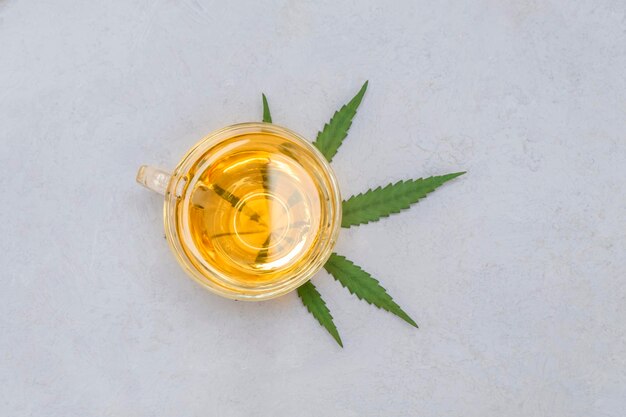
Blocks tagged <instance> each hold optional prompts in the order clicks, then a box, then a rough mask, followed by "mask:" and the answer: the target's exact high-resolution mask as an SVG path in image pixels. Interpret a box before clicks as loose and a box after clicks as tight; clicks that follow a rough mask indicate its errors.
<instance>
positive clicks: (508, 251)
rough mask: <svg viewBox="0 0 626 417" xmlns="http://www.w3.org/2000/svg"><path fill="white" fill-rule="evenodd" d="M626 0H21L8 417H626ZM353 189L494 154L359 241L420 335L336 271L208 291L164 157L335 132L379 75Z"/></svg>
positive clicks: (4, 410)
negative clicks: (275, 289)
mask: <svg viewBox="0 0 626 417" xmlns="http://www.w3.org/2000/svg"><path fill="white" fill-rule="evenodd" d="M625 11H626V5H625V4H624V2H623V1H621V0H616V1H586V0H580V1H567V0H560V1H554V0H553V1H522V0H519V1H474V2H462V1H458V2H448V1H441V2H431V1H405V2H387V3H383V2H375V1H351V2H341V3H338V2H336V1H276V2H258V1H249V2H242V1H231V2H207V1H202V0H197V1H196V0H181V1H165V0H157V1H147V0H144V1H128V0H124V1H121V0H120V1H107V2H87V1H82V2H81V1H74V2H70V1H54V2H44V1H38V2H37V1H30V2H29V1H17V0H1V1H0V141H1V147H0V174H1V175H0V190H1V191H2V196H3V197H2V199H1V200H0V201H1V203H0V219H1V221H0V244H1V246H0V268H1V271H2V272H1V276H2V290H1V291H0V334H1V337H0V387H1V388H0V414H1V415H3V416H12V417H13V416H31V415H32V416H63V417H70V416H87V415H94V416H121V415H127V416H130V415H132V416H155V415H158V416H172V417H174V416H207V415H221V416H246V415H274V416H293V415H298V416H318V415H328V416H380V415H389V416H409V415H410V416H481V417H484V416H502V415H506V416H585V417H588V416H621V415H623V412H624V409H626V341H625V338H626V324H625V323H626V307H625V306H626V299H625V294H626V286H625V280H626V267H625V262H626V236H625V234H626V216H625V214H626V185H625V184H626V183H625V176H626V142H625V141H626V76H625V74H626V73H625V68H626V17H625ZM365 79H369V80H370V89H369V91H368V93H367V95H366V98H365V100H364V102H363V105H362V110H361V111H360V113H359V114H358V115H357V118H356V120H355V123H354V124H353V129H352V131H351V133H350V136H349V140H348V141H347V142H346V143H345V144H344V146H343V147H342V148H341V150H340V152H339V154H338V155H337V157H336V158H335V160H334V161H333V165H334V167H335V169H336V173H337V175H338V177H339V180H340V183H341V186H342V189H343V192H344V194H346V195H349V194H352V193H357V192H360V191H363V190H365V189H367V188H368V187H369V186H376V185H382V184H385V183H387V182H389V181H395V180H399V179H402V178H407V177H416V176H423V175H431V174H438V173H445V172H450V171H457V170H468V171H469V174H468V175H466V176H464V177H462V178H460V179H458V180H456V181H455V182H454V183H451V184H448V185H446V186H444V187H442V188H441V189H440V190H438V191H437V192H436V193H434V194H432V195H431V196H430V197H429V198H428V199H426V200H424V201H423V202H421V203H419V204H418V205H417V206H416V207H414V208H413V209H411V210H410V211H408V212H404V213H402V214H400V215H396V216H393V217H391V218H389V219H386V220H383V221H381V222H379V223H377V224H370V225H366V226H361V227H357V228H354V229H350V230H344V231H343V232H342V235H341V238H340V242H339V245H338V251H339V252H341V253H342V254H345V255H347V256H348V257H349V258H351V259H353V260H354V261H355V262H357V263H359V264H360V265H362V266H363V267H364V268H365V269H367V270H368V271H370V272H371V273H372V274H374V275H375V276H376V277H378V278H379V279H380V280H381V281H382V283H383V284H384V285H385V286H386V288H387V289H388V290H389V291H390V293H391V294H392V295H394V296H395V298H396V300H397V301H398V302H399V303H400V304H401V305H402V306H403V307H404V308H405V309H406V310H407V311H408V312H409V313H410V314H411V315H412V316H413V317H414V318H415V319H416V320H417V322H418V323H419V324H420V326H421V328H420V329H419V330H415V329H413V328H411V327H409V326H407V325H406V324H405V323H403V322H402V321H401V320H399V319H396V318H395V317H393V316H391V315H389V314H387V313H384V312H381V311H377V310H375V309H374V308H372V307H370V306H368V305H366V304H364V303H362V302H360V301H358V300H356V299H354V298H353V297H351V296H350V295H349V294H348V293H347V292H346V291H345V290H344V289H342V288H341V287H340V286H338V285H337V284H336V283H335V282H333V281H332V280H331V279H330V278H329V277H328V276H326V275H325V274H324V273H320V274H319V275H318V276H317V277H316V278H315V283H316V284H317V285H318V286H319V288H320V291H321V292H322V293H323V295H324V297H325V298H326V300H327V302H328V304H329V305H330V307H331V308H332V311H333V314H334V315H335V317H336V322H337V325H338V327H339V330H340V331H341V334H342V336H343V339H344V342H345V346H346V347H345V349H343V350H342V349H340V348H338V347H337V346H336V345H335V343H334V342H333V340H332V339H331V338H330V337H329V336H328V335H327V334H325V332H324V331H323V330H322V329H321V328H320V327H319V326H318V324H317V323H316V322H315V321H314V320H313V319H312V318H311V317H310V316H309V315H308V313H307V312H306V311H305V310H304V308H303V307H302V306H301V304H300V302H299V300H298V299H297V298H296V297H295V295H293V294H291V295H288V296H286V297H283V298H281V299H279V300H276V301H273V302H267V303H261V304H250V303H242V302H239V303H237V302H233V301H229V300H225V299H221V298H218V297H216V296H213V295H212V294H210V293H208V292H206V291H204V290H202V289H201V288H200V287H198V286H197V285H196V284H195V283H194V282H193V281H191V280H190V279H187V278H186V276H185V275H184V274H183V272H182V271H181V270H180V269H179V267H178V265H177V264H176V262H175V260H174V258H173V257H172V256H171V255H170V253H169V249H168V247H167V245H166V242H165V240H164V239H163V231H162V225H161V223H160V222H161V200H160V198H159V197H158V196H157V195H153V194H151V193H149V192H148V191H146V190H144V189H141V188H140V187H138V186H137V185H136V184H135V183H134V176H135V171H136V168H137V167H138V165H140V164H141V163H151V164H156V165H160V166H163V167H173V166H174V165H175V164H176V162H177V161H178V159H179V158H180V156H182V154H183V153H184V152H185V151H186V149H187V148H188V147H189V146H190V145H192V144H193V143H195V141H197V140H198V139H199V138H200V137H201V136H203V135H205V134H206V133H208V132H209V131H211V130H213V129H216V128H219V127H222V126H224V125H227V124H231V123H234V122H241V121H249V120H259V119H260V118H261V100H260V93H261V91H264V92H265V93H267V95H268V97H269V100H270V105H271V107H272V110H273V116H274V119H275V121H276V122H277V123H281V124H284V125H286V126H289V127H291V128H293V129H295V130H297V131H300V132H301V133H303V134H304V135H306V136H308V137H310V138H312V137H314V135H315V133H316V132H317V130H318V129H319V128H321V126H322V125H323V124H324V122H326V121H327V119H328V118H329V117H330V116H331V114H332V112H333V111H334V110H335V109H336V108H337V107H338V106H339V105H340V104H342V103H344V102H345V101H347V100H348V99H349V98H350V97H351V96H352V95H353V94H354V93H355V92H356V91H357V90H358V88H359V86H360V85H361V83H362V82H363V81H364V80H365Z"/></svg>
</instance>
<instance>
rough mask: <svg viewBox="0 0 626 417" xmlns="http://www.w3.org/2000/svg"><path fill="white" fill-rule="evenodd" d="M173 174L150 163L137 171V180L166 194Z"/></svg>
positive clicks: (157, 191)
mask: <svg viewBox="0 0 626 417" xmlns="http://www.w3.org/2000/svg"><path fill="white" fill-rule="evenodd" d="M170 178H172V176H171V175H170V174H168V173H167V172H165V171H163V170H160V169H158V168H154V167H151V166H148V165H142V166H141V167H140V168H139V171H137V182H138V183H139V184H141V185H143V186H144V187H146V188H147V189H149V190H152V191H154V192H156V193H159V194H161V195H165V190H167V185H168V184H169V182H170Z"/></svg>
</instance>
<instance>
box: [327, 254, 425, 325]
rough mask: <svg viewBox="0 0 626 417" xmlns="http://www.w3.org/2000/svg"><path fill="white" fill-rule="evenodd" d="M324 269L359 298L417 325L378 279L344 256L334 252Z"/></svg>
mask: <svg viewBox="0 0 626 417" xmlns="http://www.w3.org/2000/svg"><path fill="white" fill-rule="evenodd" d="M324 269H326V271H328V273H329V274H331V275H332V276H333V278H335V279H336V280H337V281H339V283H340V284H341V285H343V286H344V287H345V288H347V289H348V291H350V293H352V294H354V295H356V296H357V297H358V298H359V299H361V300H364V301H367V302H368V303H370V304H373V305H375V306H376V307H378V308H382V309H383V310H387V311H388V312H390V313H393V314H395V315H396V316H398V317H400V318H401V319H402V320H404V321H406V322H407V323H409V324H410V325H411V326H415V327H417V324H416V323H415V322H414V321H413V319H412V318H411V317H409V315H408V314H406V313H405V312H404V311H403V310H402V309H401V308H400V306H399V305H398V304H396V303H395V301H393V298H391V296H390V295H389V294H387V291H385V289H384V288H383V287H382V286H381V285H380V284H379V283H378V281H377V280H375V279H374V278H373V277H372V276H371V275H370V274H368V273H367V272H365V271H364V270H363V269H361V267H359V266H357V265H355V264H354V263H353V262H352V261H349V260H348V259H346V258H345V257H344V256H340V255H337V254H336V253H333V254H332V255H330V258H329V259H328V261H327V262H326V265H324Z"/></svg>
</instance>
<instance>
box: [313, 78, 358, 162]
mask: <svg viewBox="0 0 626 417" xmlns="http://www.w3.org/2000/svg"><path fill="white" fill-rule="evenodd" d="M365 90H367V81H365V84H363V87H361V90H359V92H358V93H357V95H356V96H354V98H353V99H352V100H350V102H349V103H348V104H346V105H344V106H343V107H342V108H341V109H339V110H338V111H336V112H335V114H334V115H333V117H332V118H331V119H330V121H329V122H328V123H326V124H325V125H324V129H322V131H321V132H319V133H318V134H317V139H315V142H313V145H315V147H316V148H317V149H319V150H320V152H321V153H322V154H323V155H324V156H325V157H326V159H328V162H330V161H331V160H332V159H333V156H335V154H336V153H337V149H339V146H341V142H343V140H344V139H345V137H346V136H347V135H348V129H350V125H352V118H354V116H355V115H356V110H357V109H358V107H359V104H361V100H362V99H363V95H364V94H365Z"/></svg>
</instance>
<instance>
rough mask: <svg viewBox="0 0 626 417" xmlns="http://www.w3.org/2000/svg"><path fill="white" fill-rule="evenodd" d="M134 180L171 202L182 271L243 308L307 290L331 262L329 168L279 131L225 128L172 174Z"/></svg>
mask: <svg viewBox="0 0 626 417" xmlns="http://www.w3.org/2000/svg"><path fill="white" fill-rule="evenodd" d="M137 181H138V182H139V183H140V184H142V185H144V186H145V187H147V188H149V189H151V190H153V191H155V192H158V193H160V194H162V195H164V196H165V201H164V223H165V235H166V237H167V241H168V242H169V245H170V247H171V249H172V251H173V252H174V255H175V256H176V259H177V260H178V262H179V263H180V265H181V266H182V267H183V268H184V269H185V271H187V273H188V274H189V275H190V276H191V277H193V278H194V279H195V280H196V281H198V282H199V283H200V284H202V285H203V286H205V287H206V288H208V289H209V290H211V291H213V292H214V293H216V294H219V295H222V296H224V297H229V298H233V299H237V300H250V301H259V300H267V299H270V298H274V297H278V296H280V295H283V294H286V293H288V292H290V291H292V290H294V289H296V288H297V287H299V286H300V285H302V284H304V283H305V282H306V281H307V280H309V279H310V278H311V277H312V276H313V274H315V273H316V272H317V271H318V270H319V269H320V268H321V267H322V266H323V265H324V263H325V262H326V261H327V260H328V257H329V256H330V254H331V251H332V249H333V246H334V245H335V241H336V239H337V235H338V233H339V228H340V226H341V195H340V193H339V187H338V185H337V180H336V178H335V175H334V173H333V171H332V169H331V167H330V165H329V164H328V162H327V161H326V159H325V158H324V156H323V155H322V154H321V153H320V152H319V151H318V150H317V149H316V148H315V147H314V146H312V145H311V144H310V143H309V142H308V141H307V140H306V139H304V138H303V137H301V136H300V135H298V134H297V133H295V132H293V131H291V130H289V129H286V128H284V127H280V126H277V125H275V124H268V123H241V124H237V125H233V126H228V127H225V128H223V129H221V130H218V131H216V132H213V133H211V134H210V135H208V136H207V137H205V138H204V139H202V140H201V141H200V142H199V143H198V144H196V145H195V146H194V147H193V148H191V150H189V151H188V152H187V154H186V155H185V156H184V157H183V159H182V160H181V162H180V163H179V164H178V166H177V167H176V169H175V170H174V172H173V173H172V174H171V175H170V174H168V173H167V172H165V171H163V170H160V169H157V168H153V167H149V166H142V167H141V168H140V169H139V172H138V173H137Z"/></svg>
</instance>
